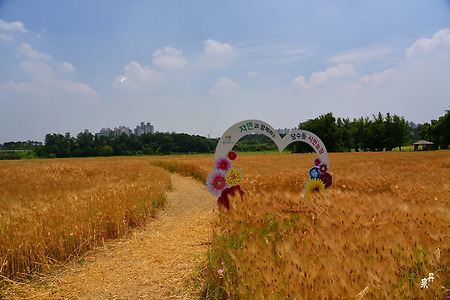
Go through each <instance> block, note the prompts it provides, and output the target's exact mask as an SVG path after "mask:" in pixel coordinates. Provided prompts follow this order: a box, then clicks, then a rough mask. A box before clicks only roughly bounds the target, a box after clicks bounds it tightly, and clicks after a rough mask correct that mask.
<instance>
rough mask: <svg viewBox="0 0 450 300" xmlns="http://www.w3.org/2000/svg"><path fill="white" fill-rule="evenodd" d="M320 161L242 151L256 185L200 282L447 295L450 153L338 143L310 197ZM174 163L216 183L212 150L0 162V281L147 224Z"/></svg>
mask: <svg viewBox="0 0 450 300" xmlns="http://www.w3.org/2000/svg"><path fill="white" fill-rule="evenodd" d="M315 158H316V155H315V154H286V153H283V154H251V155H249V154H241V153H238V156H237V159H236V160H235V161H233V167H236V168H239V169H240V170H241V171H242V173H243V176H244V180H243V182H242V184H241V187H242V189H243V190H245V191H246V193H247V196H246V197H245V198H243V199H241V198H240V197H234V198H233V199H232V200H231V208H230V210H229V211H226V210H222V211H221V213H220V216H219V219H218V220H217V223H216V224H214V225H213V228H212V229H211V232H212V241H211V248H210V250H209V251H208V253H207V254H206V256H205V261H204V263H203V264H202V265H201V266H200V267H199V270H198V271H197V272H195V273H193V274H191V276H190V277H191V278H192V279H191V280H190V282H189V285H190V287H191V288H193V289H197V290H198V292H199V293H200V297H201V298H206V299H228V298H235V299H336V298H339V299H340V298H357V299H358V298H361V299H395V298H399V299H402V298H406V299H411V298H424V299H428V298H432V299H434V298H437V299H445V297H446V295H447V294H448V293H450V280H449V279H450V253H449V245H450V240H449V235H450V227H449V226H450V223H449V220H450V208H449V196H450V182H449V181H448V178H449V174H450V152H448V151H432V152H378V153H336V154H335V153H332V154H330V166H329V167H330V169H329V171H330V172H331V173H332V174H333V185H332V186H331V187H330V188H329V189H328V190H327V192H326V194H317V195H314V196H313V197H312V198H311V200H310V201H305V200H304V199H303V198H302V191H303V189H304V186H305V183H306V181H307V178H308V171H309V169H310V168H311V167H312V166H313V161H314V159H315ZM161 167H162V168H161ZM167 170H169V171H171V172H177V173H180V174H184V175H188V176H192V177H194V178H196V179H197V180H200V181H201V182H205V181H206V177H207V176H208V174H209V173H210V172H211V171H212V170H213V155H192V156H191V155H186V156H162V157H157V156H151V157H123V158H90V159H88V158H86V159H55V160H33V161H3V162H0V186H1V189H0V270H1V278H2V284H3V285H6V286H7V282H8V281H9V280H10V279H12V280H19V278H23V277H28V276H30V275H32V274H34V273H36V272H38V273H39V272H42V271H46V270H50V269H51V267H52V266H54V265H55V264H64V262H66V261H68V260H71V259H74V258H77V257H78V256H80V255H82V254H83V253H85V252H86V251H88V250H89V249H92V248H93V247H94V246H95V245H98V244H102V243H105V242H107V241H108V240H110V239H112V238H115V237H118V236H122V235H124V234H126V233H128V232H130V231H131V230H133V228H135V227H137V226H139V224H141V223H142V222H144V220H146V219H148V217H150V216H152V215H153V213H154V211H155V208H156V207H159V206H161V205H162V203H163V200H164V195H165V192H166V191H167V190H168V189H169V188H170V177H169V173H168V171H167ZM205 188H206V187H205Z"/></svg>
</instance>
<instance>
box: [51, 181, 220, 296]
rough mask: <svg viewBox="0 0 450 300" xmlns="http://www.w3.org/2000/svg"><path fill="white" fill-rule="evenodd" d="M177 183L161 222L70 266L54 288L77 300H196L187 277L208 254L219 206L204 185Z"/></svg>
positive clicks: (159, 218) (163, 211) (174, 182)
mask: <svg viewBox="0 0 450 300" xmlns="http://www.w3.org/2000/svg"><path fill="white" fill-rule="evenodd" d="M171 180H172V186H173V187H174V190H173V191H171V192H169V193H168V197H167V202H166V207H165V209H164V210H162V211H160V212H158V215H157V217H156V219H155V220H152V221H151V222H149V224H148V225H147V226H145V228H143V229H141V230H139V231H137V232H135V233H134V234H133V236H131V237H129V238H126V239H122V240H118V241H114V242H112V243H110V244H108V245H107V246H106V247H105V248H104V249H103V248H102V249H100V250H98V251H94V252H93V253H92V254H90V255H88V256H87V257H86V258H85V263H84V264H83V265H82V266H77V265H76V264H74V265H73V266H72V267H69V268H68V269H67V270H66V271H65V272H64V273H63V274H60V275H59V276H58V277H57V278H56V280H55V283H53V284H52V285H53V287H54V288H56V289H58V290H59V291H61V292H62V293H63V294H65V295H70V298H73V299H195V297H194V295H189V291H186V290H185V285H186V278H187V277H188V276H189V275H190V274H191V273H192V271H194V270H195V269H196V267H197V266H198V262H199V260H200V259H201V258H202V257H203V254H204V253H206V251H207V249H208V243H209V241H210V237H211V236H210V235H211V234H210V233H211V222H212V221H213V220H214V218H215V217H216V214H217V209H216V203H215V199H214V197H213V196H211V195H210V194H209V193H208V192H207V191H206V189H205V187H204V185H203V184H202V183H199V182H198V181H195V180H193V179H191V178H188V177H182V176H180V175H174V174H172V175H171Z"/></svg>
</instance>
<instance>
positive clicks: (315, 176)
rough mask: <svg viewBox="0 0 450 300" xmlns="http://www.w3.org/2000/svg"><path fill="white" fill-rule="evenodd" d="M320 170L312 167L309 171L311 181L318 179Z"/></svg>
mask: <svg viewBox="0 0 450 300" xmlns="http://www.w3.org/2000/svg"><path fill="white" fill-rule="evenodd" d="M320 174H322V173H320V169H319V168H318V167H312V168H311V170H309V177H311V179H318V178H319V176H320Z"/></svg>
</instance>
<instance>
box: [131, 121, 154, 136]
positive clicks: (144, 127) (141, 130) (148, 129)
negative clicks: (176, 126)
mask: <svg viewBox="0 0 450 300" xmlns="http://www.w3.org/2000/svg"><path fill="white" fill-rule="evenodd" d="M145 133H151V134H153V133H155V128H154V127H153V125H152V124H150V122H147V124H144V122H141V125H140V126H139V125H137V126H136V128H135V129H134V135H135V136H140V135H141V134H145Z"/></svg>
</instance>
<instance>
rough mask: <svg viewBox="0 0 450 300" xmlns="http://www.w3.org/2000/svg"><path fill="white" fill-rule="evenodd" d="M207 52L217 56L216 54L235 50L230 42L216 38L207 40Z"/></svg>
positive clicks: (205, 42)
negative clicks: (222, 41) (216, 39)
mask: <svg viewBox="0 0 450 300" xmlns="http://www.w3.org/2000/svg"><path fill="white" fill-rule="evenodd" d="M203 43H204V44H205V54H206V55H211V56H216V55H226V54H228V53H230V52H232V51H233V49H232V48H231V46H230V44H226V43H221V42H218V41H215V40H205V41H203Z"/></svg>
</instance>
